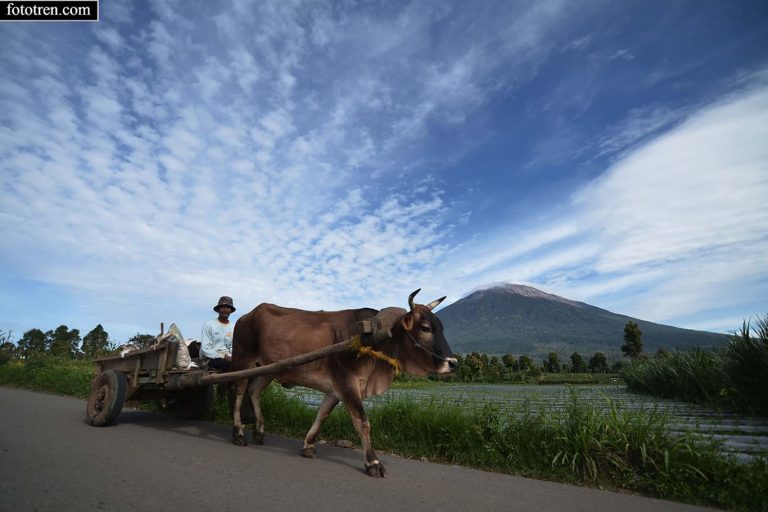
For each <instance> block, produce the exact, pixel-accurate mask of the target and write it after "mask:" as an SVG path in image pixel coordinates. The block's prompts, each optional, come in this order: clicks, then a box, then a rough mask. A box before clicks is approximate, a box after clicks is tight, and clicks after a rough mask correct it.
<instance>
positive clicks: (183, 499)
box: [0, 387, 707, 512]
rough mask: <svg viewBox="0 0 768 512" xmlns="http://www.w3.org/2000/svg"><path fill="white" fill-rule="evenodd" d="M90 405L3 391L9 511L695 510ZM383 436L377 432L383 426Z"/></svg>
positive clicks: (2, 500)
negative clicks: (95, 418) (110, 421)
mask: <svg viewBox="0 0 768 512" xmlns="http://www.w3.org/2000/svg"><path fill="white" fill-rule="evenodd" d="M84 417H85V402H84V401H82V400H77V399H73V398H68V397H60V396H53V395H47V394H40V393H33V392H29V391H23V390H15V389H9V388H2V387H0V511H14V512H16V511H38V510H39V511H47V510H51V511H54V510H55V511H57V512H64V511H70V510H71V511H76V512H81V511H92V510H108V511H111V512H122V511H133V510H142V511H154V510H178V509H181V510H184V511H185V512H193V511H197V510H206V511H208V510H215V511H230V510H231V511H238V512H244V511H247V510H258V511H259V512H269V511H273V510H274V511H278V510H279V511H281V512H292V511H302V512H306V511H311V512H326V511H327V512H331V511H333V512H343V511H355V512H360V511H368V510H391V511H420V510H429V511H430V512H433V511H435V512H436V511H460V512H471V511H475V510H480V511H484V512H485V511H497V510H498V511H515V512H527V511H536V512H544V511H563V512H577V511H585V512H599V511H610V512H615V511H620V512H635V511H654V512H665V511H670V512H672V511H676V512H677V511H680V512H684V511H695V510H707V509H704V508H700V507H693V506H689V505H682V504H678V503H671V502H666V501H661V500H654V499H649V498H642V497H638V496H631V495H625V494H617V493H613V492H605V491H599V490H593V489H585V488H581V487H575V486H569V485H562V484H556V483H551V482H541V481H537V480H530V479H526V478H518V477H512V476H508V475H501V474H496V473H486V472H483V471H477V470H472V469H466V468H459V467H455V466H444V465H438V464H428V463H424V462H420V461H414V460H407V459H402V458H398V457H394V456H386V455H383V456H382V460H383V462H384V463H385V464H386V467H387V470H388V478H386V479H383V480H381V479H373V478H370V477H368V476H366V475H365V474H364V473H363V471H362V456H361V454H360V452H359V451H358V450H351V449H344V448H337V447H335V446H328V445H322V446H319V447H318V451H319V454H320V458H318V459H305V458H303V457H301V456H300V455H299V454H298V452H299V449H300V448H301V443H300V441H297V440H294V439H288V438H284V437H279V436H273V435H267V438H266V444H265V445H264V446H258V447H257V446H253V445H251V446H248V447H247V448H242V447H237V446H234V445H232V444H231V443H230V430H231V429H230V427H228V426H226V425H220V424H214V423H207V422H194V421H181V420H174V419H171V418H168V417H165V416H163V415H160V414H156V413H149V412H141V411H130V410H124V411H123V413H122V415H121V416H120V423H119V424H118V425H116V426H114V427H107V428H95V427H91V426H89V425H87V424H86V423H85V421H84ZM374 428H375V426H374Z"/></svg>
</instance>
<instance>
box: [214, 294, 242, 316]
mask: <svg viewBox="0 0 768 512" xmlns="http://www.w3.org/2000/svg"><path fill="white" fill-rule="evenodd" d="M221 306H229V307H231V308H232V312H233V313H234V312H235V311H237V309H235V305H234V304H233V303H232V297H227V296H226V295H224V296H223V297H221V298H220V299H219V303H218V304H216V305H215V306H213V310H214V311H215V312H217V313H218V312H219V308H220V307H221Z"/></svg>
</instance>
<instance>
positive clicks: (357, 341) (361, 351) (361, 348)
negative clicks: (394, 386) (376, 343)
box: [352, 336, 400, 375]
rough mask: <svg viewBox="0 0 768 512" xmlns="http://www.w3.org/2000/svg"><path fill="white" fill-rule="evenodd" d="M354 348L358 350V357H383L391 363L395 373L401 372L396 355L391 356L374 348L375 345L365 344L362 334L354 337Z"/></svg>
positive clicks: (383, 359) (382, 358)
mask: <svg viewBox="0 0 768 512" xmlns="http://www.w3.org/2000/svg"><path fill="white" fill-rule="evenodd" d="M352 348H353V349H355V350H356V351H357V357H363V356H371V357H375V358H376V359H381V360H382V361H384V362H386V363H389V365H390V366H391V367H392V368H394V370H395V375H397V374H399V373H400V362H399V361H398V360H397V359H395V358H394V357H389V356H388V355H387V354H385V353H384V352H379V351H378V350H373V347H369V346H367V345H363V341H362V338H361V337H360V336H355V337H354V339H353V340H352Z"/></svg>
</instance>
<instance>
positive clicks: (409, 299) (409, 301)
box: [408, 288, 421, 311]
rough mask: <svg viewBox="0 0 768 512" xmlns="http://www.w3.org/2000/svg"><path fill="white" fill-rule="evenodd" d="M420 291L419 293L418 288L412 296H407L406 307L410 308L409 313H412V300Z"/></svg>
mask: <svg viewBox="0 0 768 512" xmlns="http://www.w3.org/2000/svg"><path fill="white" fill-rule="evenodd" d="M420 291H421V288H419V289H418V290H416V291H415V292H413V293H412V294H410V295H409V296H408V306H410V308H411V311H413V298H414V297H415V296H416V294H417V293H419V292H420Z"/></svg>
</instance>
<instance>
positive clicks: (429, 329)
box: [421, 325, 432, 332]
mask: <svg viewBox="0 0 768 512" xmlns="http://www.w3.org/2000/svg"><path fill="white" fill-rule="evenodd" d="M421 331H422V332H432V326H431V325H422V326H421Z"/></svg>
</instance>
